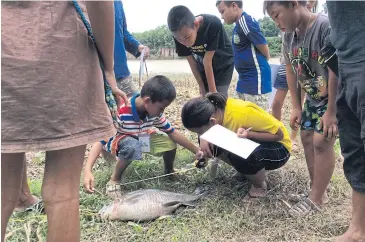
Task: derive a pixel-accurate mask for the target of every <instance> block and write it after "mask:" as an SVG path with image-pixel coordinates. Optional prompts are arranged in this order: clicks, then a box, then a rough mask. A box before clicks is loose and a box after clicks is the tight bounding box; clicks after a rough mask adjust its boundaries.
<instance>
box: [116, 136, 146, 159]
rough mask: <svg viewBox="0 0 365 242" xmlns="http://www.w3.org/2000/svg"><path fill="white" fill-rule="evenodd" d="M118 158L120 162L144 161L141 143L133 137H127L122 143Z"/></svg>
mask: <svg viewBox="0 0 365 242" xmlns="http://www.w3.org/2000/svg"><path fill="white" fill-rule="evenodd" d="M118 158H119V159H120V161H127V162H128V163H130V162H131V161H132V160H141V159H142V150H141V145H140V143H139V141H138V140H137V139H135V138H132V137H127V138H125V139H123V140H121V141H120V144H119V149H118Z"/></svg>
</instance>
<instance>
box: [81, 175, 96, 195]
mask: <svg viewBox="0 0 365 242" xmlns="http://www.w3.org/2000/svg"><path fill="white" fill-rule="evenodd" d="M84 189H85V190H86V192H88V193H94V191H95V188H94V176H93V173H92V172H91V171H84Z"/></svg>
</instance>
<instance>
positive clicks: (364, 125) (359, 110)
mask: <svg viewBox="0 0 365 242" xmlns="http://www.w3.org/2000/svg"><path fill="white" fill-rule="evenodd" d="M339 67H340V68H339V69H340V79H341V83H340V86H339V90H340V92H339V95H338V100H337V119H338V127H339V131H340V143H341V151H342V154H343V156H344V164H343V168H344V173H345V176H346V179H347V180H348V182H349V183H350V185H351V187H352V189H353V191H352V204H353V208H352V220H351V223H350V226H349V228H348V230H347V231H346V232H345V233H344V234H343V235H341V236H340V237H338V238H337V241H338V242H364V241H365V112H364V110H365V109H364V107H365V92H364V91H365V90H364V81H365V79H364V77H365V68H364V67H365V62H360V63H356V64H351V66H350V64H349V65H347V64H340V66H339Z"/></svg>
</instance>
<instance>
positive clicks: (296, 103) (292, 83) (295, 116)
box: [286, 64, 302, 130]
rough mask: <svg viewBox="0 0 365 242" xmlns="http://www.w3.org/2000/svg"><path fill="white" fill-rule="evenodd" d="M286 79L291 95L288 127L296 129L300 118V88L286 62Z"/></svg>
mask: <svg viewBox="0 0 365 242" xmlns="http://www.w3.org/2000/svg"><path fill="white" fill-rule="evenodd" d="M286 80H287V82H288V87H289V91H290V95H291V101H292V106H293V110H292V113H291V116H290V127H291V128H292V129H293V130H296V129H297V128H298V127H299V126H300V123H301V120H302V105H301V95H300V94H299V93H300V91H301V89H300V88H298V82H297V78H296V76H295V74H294V72H293V69H292V67H291V65H290V64H286Z"/></svg>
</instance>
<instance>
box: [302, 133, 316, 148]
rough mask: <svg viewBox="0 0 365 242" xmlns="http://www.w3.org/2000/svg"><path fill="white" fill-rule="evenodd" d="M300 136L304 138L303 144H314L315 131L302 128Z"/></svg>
mask: <svg viewBox="0 0 365 242" xmlns="http://www.w3.org/2000/svg"><path fill="white" fill-rule="evenodd" d="M300 138H301V140H302V144H303V146H307V145H312V144H313V132H311V131H305V130H302V131H301V132H300Z"/></svg>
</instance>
